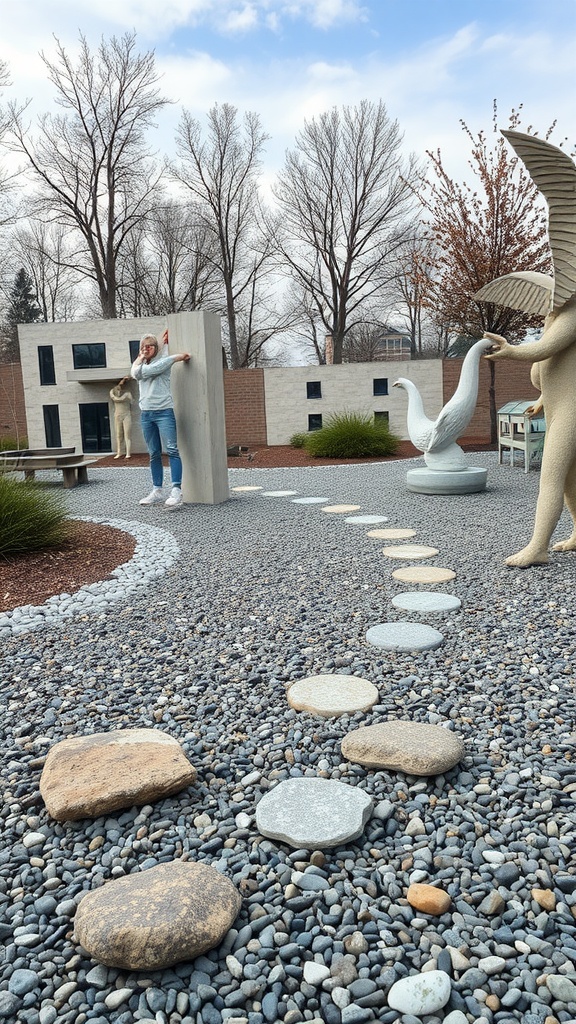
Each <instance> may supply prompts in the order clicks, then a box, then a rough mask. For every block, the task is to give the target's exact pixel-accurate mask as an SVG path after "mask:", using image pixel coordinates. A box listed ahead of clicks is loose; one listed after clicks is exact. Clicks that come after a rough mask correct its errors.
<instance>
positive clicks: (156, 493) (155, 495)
mask: <svg viewBox="0 0 576 1024" xmlns="http://www.w3.org/2000/svg"><path fill="white" fill-rule="evenodd" d="M163 500H164V496H163V494H162V489H161V488H160V487H153V488H152V490H151V491H150V494H147V495H146V497H145V498H141V499H140V502H139V504H140V505H156V503H157V502H159V501H163Z"/></svg>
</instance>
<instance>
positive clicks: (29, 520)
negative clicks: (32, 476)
mask: <svg viewBox="0 0 576 1024" xmlns="http://www.w3.org/2000/svg"><path fill="white" fill-rule="evenodd" d="M68 523H69V520H68V518H67V512H66V509H65V506H64V501H63V498H62V496H61V495H60V494H55V493H54V492H53V491H47V490H46V488H45V487H43V486H42V485H41V484H38V483H35V482H32V481H24V482H22V481H20V480H17V479H16V478H15V477H13V476H10V475H9V474H7V473H0V556H6V555H20V554H23V553H24V552H25V551H38V550H40V549H42V548H48V547H56V546H57V545H58V544H61V543H62V542H63V541H64V540H65V539H66V537H67V536H68Z"/></svg>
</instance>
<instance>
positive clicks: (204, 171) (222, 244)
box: [172, 103, 280, 369]
mask: <svg viewBox="0 0 576 1024" xmlns="http://www.w3.org/2000/svg"><path fill="white" fill-rule="evenodd" d="M267 138H268V136H267V135H266V134H265V133H264V131H263V130H262V127H261V124H260V119H259V117H258V116H257V115H256V114H254V113H250V112H248V113H246V114H245V115H244V118H243V121H242V123H240V121H239V118H238V111H237V109H236V108H235V107H233V106H231V105H230V104H228V103H224V104H222V105H219V104H215V105H214V106H213V107H212V108H211V110H210V111H209V113H208V130H207V136H206V138H204V137H203V135H202V130H201V127H200V124H199V122H198V121H196V120H195V119H194V118H193V117H191V115H190V114H189V113H188V112H187V111H184V113H183V116H182V119H181V122H180V126H179V129H178V137H177V146H178V154H179V158H180V162H179V164H178V165H174V166H173V168H172V171H173V174H174V177H175V178H176V179H177V180H178V181H179V182H181V184H182V185H183V186H184V187H185V189H187V190H188V192H189V193H190V194H191V195H192V196H193V201H194V203H195V204H196V205H197V208H198V210H199V212H200V216H201V218H202V220H203V223H204V225H205V227H206V229H207V231H208V232H209V233H210V234H211V236H212V238H213V240H214V242H215V243H216V246H217V250H218V258H217V263H216V264H215V266H216V269H217V271H218V273H219V275H220V280H221V288H222V301H221V309H222V311H223V313H224V314H225V318H226V325H225V326H226V332H227V335H228V342H229V346H230V358H231V363H232V368H233V369H237V368H238V367H240V366H245V365H247V363H246V360H247V359H248V358H249V355H248V354H249V353H250V351H254V346H255V345H259V344H260V342H259V339H258V337H256V334H257V333H258V332H260V331H261V329H263V328H262V324H261V323H260V322H259V318H258V309H259V306H261V302H260V293H261V289H262V287H263V283H264V281H265V279H266V278H267V276H268V274H269V273H270V272H271V270H272V258H273V251H272V248H271V245H270V241H269V239H268V237H267V234H266V230H265V227H264V215H263V211H262V207H261V202H260V196H259V192H258V182H259V172H260V156H261V153H262V148H263V146H264V143H265V142H266V139H267ZM240 320H242V321H243V327H242V333H243V335H244V337H243V339H241V338H240V333H241V332H240ZM269 329H270V327H268V330H269ZM276 329H277V330H278V329H280V327H279V326H278V327H277V328H276ZM246 331H248V336H246ZM253 334H254V340H253V338H252V335H253Z"/></svg>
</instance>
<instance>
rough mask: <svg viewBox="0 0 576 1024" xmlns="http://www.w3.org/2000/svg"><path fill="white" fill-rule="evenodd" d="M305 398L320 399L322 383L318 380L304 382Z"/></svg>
mask: <svg viewBox="0 0 576 1024" xmlns="http://www.w3.org/2000/svg"><path fill="white" fill-rule="evenodd" d="M306 398H322V382H321V381H319V380H307V381H306Z"/></svg>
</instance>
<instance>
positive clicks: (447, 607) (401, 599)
mask: <svg viewBox="0 0 576 1024" xmlns="http://www.w3.org/2000/svg"><path fill="white" fill-rule="evenodd" d="M392 604H393V605H394V607H395V608H402V609H404V611H408V612H424V613H428V614H430V613H432V614H434V613H441V612H455V611H456V610H457V609H458V608H460V606H461V604H462V602H461V601H460V598H459V597H455V596H454V594H442V593H438V592H436V591H434V590H414V591H412V590H411V591H408V592H406V593H404V594H396V596H395V597H393V598H392Z"/></svg>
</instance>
